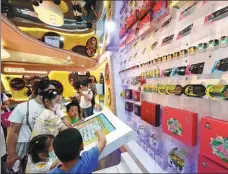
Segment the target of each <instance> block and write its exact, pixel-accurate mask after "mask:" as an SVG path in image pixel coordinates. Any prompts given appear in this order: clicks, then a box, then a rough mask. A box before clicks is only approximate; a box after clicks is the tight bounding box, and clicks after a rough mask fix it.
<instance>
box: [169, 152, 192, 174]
mask: <svg viewBox="0 0 228 174" xmlns="http://www.w3.org/2000/svg"><path fill="white" fill-rule="evenodd" d="M168 164H169V166H172V167H173V168H174V169H175V170H176V171H177V172H179V173H188V172H191V171H192V170H193V169H194V164H193V161H192V159H191V158H190V156H189V154H187V153H186V152H184V151H182V150H179V149H178V148H174V149H172V150H171V151H170V153H169V155H168Z"/></svg>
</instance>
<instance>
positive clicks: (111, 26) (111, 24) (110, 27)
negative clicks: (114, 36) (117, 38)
mask: <svg viewBox="0 0 228 174" xmlns="http://www.w3.org/2000/svg"><path fill="white" fill-rule="evenodd" d="M115 28H116V25H115V22H113V21H106V29H107V31H108V32H113V31H114V30H115Z"/></svg>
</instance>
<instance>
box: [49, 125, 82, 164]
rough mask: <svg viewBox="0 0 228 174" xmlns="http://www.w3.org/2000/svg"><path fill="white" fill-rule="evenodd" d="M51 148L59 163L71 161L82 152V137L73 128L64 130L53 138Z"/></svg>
mask: <svg viewBox="0 0 228 174" xmlns="http://www.w3.org/2000/svg"><path fill="white" fill-rule="evenodd" d="M63 147H64V148H63ZM53 148H54V151H55V154H56V156H57V157H58V158H59V160H60V161H61V162H63V163H64V162H70V161H73V160H75V159H77V158H78V157H79V155H80V152H81V151H82V150H83V140H82V136H81V134H80V132H79V131H78V130H77V129H75V128H68V129H65V130H64V131H62V132H60V133H59V134H58V135H57V136H56V137H55V139H54V141H53Z"/></svg>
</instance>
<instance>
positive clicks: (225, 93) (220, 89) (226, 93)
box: [206, 85, 228, 100]
mask: <svg viewBox="0 0 228 174" xmlns="http://www.w3.org/2000/svg"><path fill="white" fill-rule="evenodd" d="M206 94H207V96H208V97H209V98H211V99H223V100H227V99H228V85H208V87H207V91H206Z"/></svg>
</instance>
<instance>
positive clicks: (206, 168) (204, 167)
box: [198, 155, 228, 174]
mask: <svg viewBox="0 0 228 174" xmlns="http://www.w3.org/2000/svg"><path fill="white" fill-rule="evenodd" d="M198 173H214V174H217V173H228V169H226V168H224V167H223V166H221V165H219V164H217V163H215V162H214V161H212V160H210V159H208V158H206V157H204V156H203V155H199V157H198Z"/></svg>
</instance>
